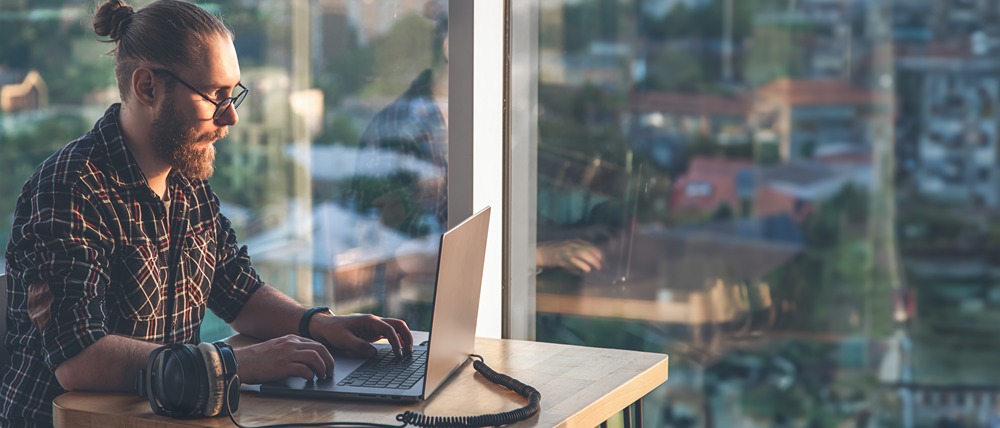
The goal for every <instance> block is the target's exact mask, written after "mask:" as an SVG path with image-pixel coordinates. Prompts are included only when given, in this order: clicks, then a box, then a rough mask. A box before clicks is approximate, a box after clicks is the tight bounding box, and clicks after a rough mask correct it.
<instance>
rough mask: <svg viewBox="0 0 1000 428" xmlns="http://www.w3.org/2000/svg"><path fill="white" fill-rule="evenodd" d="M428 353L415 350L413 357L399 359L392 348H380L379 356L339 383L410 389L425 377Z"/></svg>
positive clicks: (343, 384)
mask: <svg viewBox="0 0 1000 428" xmlns="http://www.w3.org/2000/svg"><path fill="white" fill-rule="evenodd" d="M426 364H427V351H426V350H424V349H415V350H413V355H410V356H408V357H402V358H398V357H396V355H395V354H393V353H392V349H390V348H379V350H378V355H377V356H376V357H375V358H372V359H370V360H368V361H366V362H365V363H364V364H362V365H361V367H358V368H357V370H354V371H353V372H351V374H349V375H347V377H346V378H344V380H342V381H340V382H338V383H337V385H340V386H360V387H373V388H388V389H410V388H411V387H413V385H415V384H416V383H417V381H418V380H420V378H422V377H424V366H425V365H426Z"/></svg>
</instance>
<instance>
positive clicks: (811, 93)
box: [757, 78, 878, 105]
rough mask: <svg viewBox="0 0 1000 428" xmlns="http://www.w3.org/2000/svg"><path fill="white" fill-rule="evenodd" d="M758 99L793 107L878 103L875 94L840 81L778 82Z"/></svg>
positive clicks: (764, 91)
mask: <svg viewBox="0 0 1000 428" xmlns="http://www.w3.org/2000/svg"><path fill="white" fill-rule="evenodd" d="M757 96H758V98H764V99H774V100H777V101H779V102H783V103H786V104H791V105H838V104H839V105H844V104H869V103H874V102H877V101H878V96H877V95H876V93H875V92H873V91H870V90H868V89H864V88H859V87H857V86H855V85H853V84H852V83H850V82H847V81H844V80H840V79H812V80H793V79H789V78H781V79H777V80H775V81H773V82H771V83H768V84H767V85H765V86H763V87H761V88H760V89H758V90H757Z"/></svg>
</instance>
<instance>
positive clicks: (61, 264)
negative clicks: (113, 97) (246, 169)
mask: <svg viewBox="0 0 1000 428" xmlns="http://www.w3.org/2000/svg"><path fill="white" fill-rule="evenodd" d="M119 111H120V105H119V104H115V105H112V106H111V107H110V108H109V109H108V110H107V112H106V113H105V115H104V117H103V118H101V119H100V120H99V121H98V122H97V124H96V125H95V126H94V129H93V130H92V131H90V132H89V133H87V134H86V135H84V136H83V137H81V138H80V139H78V140H76V141H73V142H71V143H70V144H68V145H67V146H66V147H64V148H63V149H61V150H60V151H58V152H56V153H55V154H54V155H52V156H51V157H49V158H48V159H47V160H46V161H45V162H43V163H42V165H41V166H39V167H38V169H37V170H36V171H35V173H34V175H32V176H31V178H30V179H29V180H28V182H27V183H25V185H24V189H23V190H22V193H21V196H20V198H19V199H18V201H17V208H16V210H15V215H14V227H13V230H12V231H11V237H10V243H9V244H8V246H7V263H8V265H7V268H8V273H9V274H10V275H11V278H12V279H13V281H11V284H10V285H9V286H8V289H7V292H8V296H9V297H10V298H9V302H8V308H7V310H8V313H7V325H8V332H7V336H6V337H5V338H4V345H5V346H6V347H7V349H8V350H9V351H10V361H9V363H8V365H7V366H6V367H5V368H4V370H3V386H2V387H0V396H2V397H3V400H2V401H3V402H2V404H0V406H2V407H0V425H2V426H35V425H51V424H52V404H51V403H52V400H53V399H54V398H55V397H56V396H58V395H59V394H62V393H63V392H64V390H63V388H62V387H61V386H60V385H59V382H58V381H57V379H56V377H55V369H56V367H57V366H59V364H62V363H63V362H64V361H66V360H68V359H70V358H73V357H74V356H76V355H77V354H79V353H80V352H81V351H83V349H84V348H86V347H87V346H89V345H90V344H92V343H94V342H96V341H98V340H99V339H101V338H102V337H104V336H107V335H112V334H113V335H120V336H127V337H131V338H134V339H138V340H143V341H147V342H153V343H161V344H165V343H172V342H181V343H197V342H199V341H200V338H199V328H200V326H201V322H202V319H203V318H204V316H205V309H206V307H207V308H210V309H212V311H213V312H215V314H216V315H218V316H219V317H220V318H222V319H223V320H225V321H226V322H230V321H232V320H233V319H235V318H236V316H237V315H238V314H239V312H240V309H242V307H243V305H244V304H245V303H246V301H247V300H248V299H249V298H250V295H251V294H253V292H254V291H256V290H257V289H258V288H259V287H260V286H261V285H262V282H261V280H260V278H259V277H258V276H257V274H256V272H254V270H253V268H252V267H251V266H250V259H249V257H248V256H247V251H246V247H243V248H238V247H237V243H236V234H235V233H234V232H233V230H232V228H231V227H230V223H229V220H228V219H226V218H225V217H224V216H223V215H222V214H220V213H219V201H218V198H217V197H216V196H215V194H214V193H213V192H212V190H211V188H210V187H209V186H208V183H207V182H205V181H202V180H188V179H187V178H185V177H183V176H181V175H180V174H178V173H176V172H173V173H171V174H170V176H169V177H168V179H167V192H168V194H169V195H170V198H169V199H170V201H171V203H170V204H169V206H170V213H169V215H168V213H167V212H166V205H165V204H164V203H163V202H162V201H161V200H160V198H159V197H158V196H157V195H156V194H155V193H154V192H153V191H152V189H150V187H149V185H148V184H147V183H146V179H145V176H144V175H143V173H142V171H141V170H140V169H139V166H138V164H137V163H136V161H135V159H134V158H133V157H132V155H131V153H130V152H129V150H128V149H127V148H126V146H125V144H124V141H123V140H122V136H121V129H120V128H119V125H118V116H119ZM168 219H169V222H168ZM45 283H47V284H48V287H49V291H50V292H51V297H52V303H51V305H50V312H51V314H50V315H51V318H50V319H49V320H48V321H47V322H46V323H45V324H44V325H43V326H41V328H42V329H41V330H39V328H38V327H36V326H35V324H34V323H33V322H32V320H31V319H30V318H29V314H28V292H27V287H26V286H27V284H45ZM33 288H34V287H33ZM94 369H95V370H108V369H112V368H110V367H101V368H94Z"/></svg>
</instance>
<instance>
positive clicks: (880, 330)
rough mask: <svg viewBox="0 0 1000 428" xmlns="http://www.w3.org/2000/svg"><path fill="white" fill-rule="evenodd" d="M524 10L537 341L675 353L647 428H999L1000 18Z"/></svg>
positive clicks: (957, 7)
mask: <svg viewBox="0 0 1000 428" xmlns="http://www.w3.org/2000/svg"><path fill="white" fill-rule="evenodd" d="M532 4H533V6H532V7H533V9H532V12H531V13H528V14H524V15H519V14H517V13H515V14H513V15H512V16H513V17H514V19H515V21H514V22H513V23H512V26H513V27H514V28H524V26H529V28H531V29H532V31H533V32H534V34H536V37H535V38H534V39H532V40H529V41H527V42H522V43H515V44H513V45H512V58H514V61H515V62H514V63H513V64H512V70H515V71H516V70H520V68H521V67H527V66H530V64H532V63H534V64H537V70H538V71H537V78H536V79H535V80H534V81H533V82H532V84H533V85H534V87H535V89H537V105H532V104H531V103H532V102H533V101H532V100H531V99H526V98H517V97H512V100H511V103H512V106H511V111H512V120H513V122H514V125H513V128H514V129H518V126H519V125H518V123H519V121H521V122H520V123H521V124H522V125H520V126H524V125H523V124H524V123H525V122H527V123H528V124H529V125H528V127H536V129H537V135H538V138H537V142H536V145H535V147H534V149H533V154H534V157H532V158H529V161H524V163H523V164H520V165H519V164H516V163H515V165H514V166H513V167H512V169H513V170H514V171H518V170H524V169H526V168H529V167H530V166H531V162H537V167H536V168H534V169H532V171H535V172H536V173H537V180H536V182H535V183H534V184H533V186H534V187H535V190H536V191H537V199H532V200H525V201H523V204H524V205H525V206H531V204H535V205H534V206H535V209H534V212H533V215H534V219H533V221H532V223H533V224H531V225H528V226H522V225H517V224H512V225H510V226H511V228H512V229H511V233H512V234H514V235H518V234H519V233H521V234H529V235H527V236H531V235H530V234H531V233H535V234H537V236H536V238H535V239H534V241H533V242H534V245H533V248H532V249H533V250H534V251H535V257H534V259H533V260H530V261H529V262H528V264H529V265H532V266H527V267H525V266H515V265H512V266H511V272H512V273H514V274H513V275H512V276H513V277H514V278H515V280H517V276H516V273H517V272H536V273H537V274H536V275H534V276H533V278H531V280H533V281H534V287H535V291H534V292H531V291H529V293H531V297H532V298H533V299H534V303H535V308H536V312H535V313H534V314H530V315H529V316H533V317H534V321H535V329H534V335H535V338H536V339H537V340H541V341H552V342H563V343H571V344H580V345H589V346H600V347H612V348H628V349H638V350H646V351H655V352H665V353H667V354H669V355H670V356H671V360H670V363H671V368H670V379H669V380H668V381H667V383H666V385H665V386H664V387H663V388H661V389H659V390H657V391H655V392H654V393H652V394H650V396H648V397H647V398H646V400H645V401H646V402H645V404H646V407H645V411H644V415H645V418H646V421H645V422H646V423H647V424H648V425H650V426H675V427H681V426H684V427H687V426H725V427H732V426H803V427H805V426H809V427H825V426H829V427H834V426H866V427H867V426H987V425H988V424H990V423H996V421H997V420H998V418H997V416H995V415H996V414H1000V410H997V407H995V406H996V403H997V398H996V393H997V390H998V389H1000V369H997V368H996V365H995V364H992V361H993V360H994V359H995V358H994V357H995V353H996V349H997V345H998V344H1000V342H997V339H996V337H998V334H997V333H1000V329H998V327H997V324H996V323H995V322H994V321H993V318H994V317H995V316H996V315H995V313H996V312H997V311H996V309H997V306H998V305H1000V289H998V288H997V284H998V282H997V278H998V277H997V275H996V272H997V269H996V267H997V258H996V257H995V254H996V249H997V245H998V242H1000V241H997V239H996V236H997V233H996V231H997V222H996V219H997V215H996V214H997V206H998V205H997V204H998V198H997V195H998V194H997V187H996V186H997V183H998V182H997V177H995V173H993V172H992V171H993V170H995V169H996V165H997V162H998V159H1000V158H998V157H997V149H996V147H997V124H998V118H1000V116H998V114H997V109H996V108H995V105H996V103H997V101H998V99H997V96H998V90H1000V80H998V77H997V76H998V73H997V72H998V71H1000V62H998V61H997V60H996V55H997V53H998V50H997V48H998V47H1000V38H998V36H997V33H995V32H994V31H993V27H994V26H995V25H994V23H995V22H996V19H997V17H998V15H997V14H998V6H997V5H996V4H995V2H981V1H931V0H928V1H895V2H892V1H877V0H876V1H869V0H835V1H830V0H755V1H749V0H747V1H744V0H675V1H668V0H624V1H623V0H573V1H569V0H540V1H537V2H533V3H532ZM526 16H527V18H525V17H526ZM517 19H526V20H527V21H526V22H521V23H519V22H517ZM519 25H521V27H519ZM530 26H533V27H530ZM512 39H513V40H517V37H516V35H513V34H512ZM532 52H537V54H535V55H534V56H532ZM519 58H527V59H522V60H521V61H524V62H523V63H519V62H518V59H519ZM512 84H513V83H512ZM535 108H537V110H535ZM532 111H537V114H535V115H533V116H529V115H528V114H527V113H525V112H532ZM518 160H519V159H518V158H515V160H514V161H515V162H517V161H518ZM517 192H518V190H517V189H514V190H513V193H512V195H511V198H512V200H514V201H518V200H519V199H518V197H519V196H518V193H517ZM529 193H530V192H529ZM516 208H517V207H516V205H515V207H514V209H515V210H516ZM519 228H520V229H519ZM523 250H524V249H523V248H512V249H511V251H514V252H516V251H523ZM515 289H516V286H515ZM527 289H529V290H531V288H530V287H527ZM512 299H513V297H512Z"/></svg>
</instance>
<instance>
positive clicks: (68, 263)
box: [9, 180, 114, 370]
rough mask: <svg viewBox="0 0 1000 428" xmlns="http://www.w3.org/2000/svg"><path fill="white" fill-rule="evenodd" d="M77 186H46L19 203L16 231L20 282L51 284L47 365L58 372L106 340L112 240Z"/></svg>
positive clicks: (44, 342)
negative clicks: (64, 364) (105, 305)
mask: <svg viewBox="0 0 1000 428" xmlns="http://www.w3.org/2000/svg"><path fill="white" fill-rule="evenodd" d="M79 185H80V184H78V183H67V182H61V181H59V180H48V181H42V182H40V183H39V184H38V186H37V188H36V191H35V192H34V193H32V194H25V195H22V198H29V199H30V200H28V201H22V202H23V203H19V204H18V205H19V210H20V211H21V212H18V213H17V215H16V216H15V221H14V228H13V229H12V236H11V243H10V244H11V245H10V249H9V252H10V255H11V256H12V257H11V261H12V262H13V263H14V264H15V266H12V267H13V268H14V269H16V270H17V271H19V272H22V278H20V279H21V281H22V283H23V284H24V285H25V286H27V285H28V284H47V285H48V292H50V293H51V298H52V303H51V305H50V308H49V310H50V316H51V318H50V319H49V320H48V321H47V322H46V324H45V325H44V326H42V327H43V328H42V331H41V339H42V346H43V349H41V351H42V352H43V354H44V359H45V363H46V365H47V366H48V367H49V368H50V369H52V370H55V368H56V367H58V366H59V365H60V364H62V363H63V362H64V361H66V360H68V359H70V358H73V357H74V356H76V355H77V354H79V353H80V352H81V351H83V349H84V348H86V347H87V346H90V345H91V344H93V343H94V342H97V341H98V340H100V339H101V338H102V337H104V336H106V335H107V334H108V333H107V327H106V324H105V320H106V314H105V310H104V297H105V293H106V291H107V287H108V284H109V275H108V272H107V266H108V259H107V257H108V256H107V255H108V254H109V253H110V252H111V248H113V245H114V243H113V240H111V239H110V235H109V232H108V229H107V227H106V225H105V224H104V223H103V221H102V220H101V219H102V215H101V212H100V207H99V206H98V205H96V204H94V202H93V201H92V200H91V197H89V196H88V195H89V193H84V192H82V191H81V189H79V188H78V187H77V186H79Z"/></svg>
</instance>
